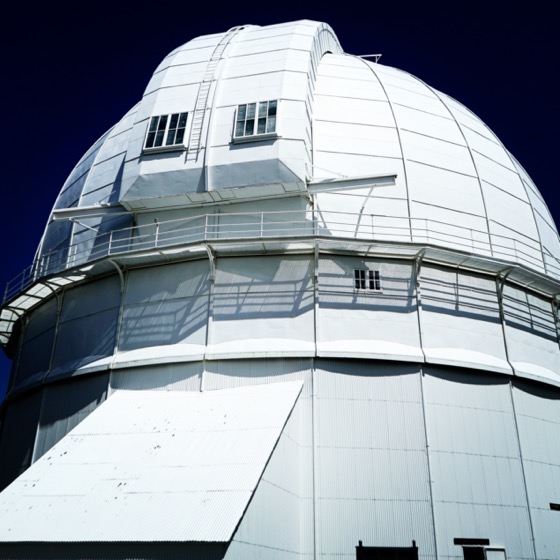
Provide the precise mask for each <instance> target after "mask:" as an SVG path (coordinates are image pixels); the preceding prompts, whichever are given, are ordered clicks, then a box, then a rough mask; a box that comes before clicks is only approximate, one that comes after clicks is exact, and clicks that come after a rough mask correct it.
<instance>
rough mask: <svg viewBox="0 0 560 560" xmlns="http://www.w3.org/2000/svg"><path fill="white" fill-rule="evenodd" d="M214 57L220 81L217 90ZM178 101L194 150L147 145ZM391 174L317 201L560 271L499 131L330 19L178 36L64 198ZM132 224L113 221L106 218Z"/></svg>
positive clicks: (301, 185) (206, 193)
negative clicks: (350, 47) (236, 138)
mask: <svg viewBox="0 0 560 560" xmlns="http://www.w3.org/2000/svg"><path fill="white" fill-rule="evenodd" d="M209 61H210V64H209ZM264 69H266V73H264V74H263V70H264ZM209 72H210V73H211V74H212V78H213V80H214V81H212V80H210V83H212V86H211V87H209V88H207V89H204V84H205V83H208V81H205V80H207V78H208V76H207V74H208V73H209ZM201 83H202V85H201ZM269 99H275V100H278V105H279V107H278V117H277V119H278V124H277V136H276V137H275V138H274V141H270V142H268V143H267V142H262V141H261V142H259V143H258V144H254V145H252V146H236V145H235V144H234V143H232V138H233V126H234V119H235V113H236V110H237V107H238V106H239V105H240V104H242V103H247V102H251V101H256V102H258V101H259V100H269ZM176 112H177V113H188V115H189V117H188V121H187V126H186V132H185V139H184V149H185V151H183V152H158V151H157V150H154V151H153V152H151V151H150V150H146V149H145V146H144V142H145V138H146V129H147V127H148V122H149V121H150V118H151V117H153V116H154V115H155V116H158V115H170V114H172V113H176ZM385 174H388V175H391V174H396V175H397V179H396V184H394V185H393V186H391V187H390V188H385V189H375V190H374V191H369V189H367V188H363V189H361V190H352V191H349V192H345V193H340V192H339V194H336V195H335V194H331V195H324V196H322V198H321V200H320V201H318V206H319V207H320V209H321V210H322V211H323V213H324V215H327V214H328V212H331V211H334V210H336V211H338V212H349V213H351V214H359V215H360V217H363V216H364V215H365V216H367V217H368V220H369V221H371V222H372V223H373V226H374V230H373V231H374V233H376V234H377V235H378V236H381V238H384V239H387V238H390V239H391V240H394V241H402V242H412V243H414V242H426V241H428V242H429V243H432V244H435V245H439V246H444V247H452V248H454V249H459V250H463V251H465V252H468V253H475V254H482V255H487V256H494V257H497V258H499V259H503V260H506V261H514V262H519V263H522V264H524V265H525V266H528V267H530V268H532V269H534V270H538V271H540V272H544V273H548V274H551V275H553V276H555V277H560V260H559V259H560V242H559V237H558V232H557V229H556V227H555V225H554V222H553V219H552V217H551V215H550V212H549V211H548V209H547V207H546V204H545V202H544V201H543V199H542V196H541V195H540V193H539V192H538V190H537V188H536V187H535V185H534V184H533V182H532V181H531V179H530V178H529V176H528V175H527V173H526V172H525V171H524V170H523V168H522V167H521V165H520V164H519V163H518V162H517V161H516V160H515V158H514V157H513V156H512V155H511V154H510V153H509V152H508V151H507V149H506V148H505V147H504V146H503V145H502V143H501V142H500V141H499V139H498V138H497V137H496V136H495V135H494V134H493V133H492V131H491V130H490V129H489V128H488V127H487V126H486V125H485V124H484V123H483V122H482V121H481V120H480V119H479V118H478V117H476V116H475V115H474V114H473V113H472V112H470V111H469V110H468V109H466V108H465V107H464V106H463V105H461V104H460V103H458V102H457V101H455V100H454V99H451V98H450V97H449V96H447V95H445V94H442V93H440V92H438V91H436V90H434V89H433V88H431V87H430V86H428V85H427V84H425V83H424V82H422V81H421V80H420V79H418V78H415V77H414V76H412V75H410V74H408V73H407V72H403V71H401V70H397V69H394V68H390V67H387V66H384V65H382V64H376V63H373V62H370V61H367V60H364V59H362V58H359V57H356V56H350V55H347V54H344V53H343V52H342V50H341V49H340V46H339V44H338V41H337V39H336V37H335V35H334V33H333V31H332V29H331V28H330V27H329V26H327V25H325V24H318V23H315V22H309V21H302V22H296V23H292V24H284V25H278V26H271V27H267V28H260V27H254V26H246V27H243V28H236V29H234V30H231V31H229V32H228V33H225V34H218V35H212V36H205V37H199V38H197V39H194V40H192V41H189V42H188V43H186V44H185V45H183V46H182V47H180V48H178V49H176V50H175V51H173V52H172V53H171V54H170V55H168V56H167V57H166V58H165V59H164V61H163V62H162V63H161V64H160V66H159V67H158V68H157V70H156V71H155V73H154V76H153V78H152V79H151V81H150V83H149V84H148V87H147V88H146V92H145V94H144V97H143V99H142V101H141V102H140V103H139V104H138V105H137V106H136V107H134V108H133V109H132V110H131V111H130V112H129V113H128V114H127V115H125V117H123V119H122V120H121V121H120V122H119V123H118V124H117V125H116V126H115V127H114V128H113V129H112V130H110V131H109V132H108V133H107V134H106V135H104V136H103V137H102V138H101V139H100V140H99V141H98V142H97V143H96V144H95V145H94V146H93V147H92V148H91V149H90V150H89V151H88V152H87V153H86V155H85V156H84V158H82V160H81V161H80V163H79V164H78V165H77V167H76V169H75V170H74V171H73V172H72V174H71V175H70V177H69V179H68V180H67V181H66V183H65V185H64V187H63V189H62V191H61V194H60V195H59V198H58V200H57V202H56V204H55V208H57V209H60V208H70V207H75V206H80V207H89V206H91V205H98V204H105V205H106V204H115V203H117V202H120V203H121V204H122V205H124V206H125V207H126V208H127V209H129V210H131V211H142V210H144V209H146V208H161V209H165V208H166V207H178V206H179V207H186V208H188V207H190V206H194V205H195V204H196V205H200V204H205V203H210V204H213V203H216V202H220V201H221V200H227V201H228V202H231V201H236V200H238V199H247V198H253V199H255V198H263V199H267V198H270V197H271V196H278V195H281V194H284V195H287V194H294V192H306V190H307V186H308V185H309V183H310V182H314V181H318V180H319V181H320V180H333V179H341V178H350V179H352V178H356V177H371V176H377V175H385ZM263 185H264V186H268V187H269V188H264V189H259V188H255V187H261V186H263ZM216 191H219V193H220V194H217V193H216ZM337 221H338V222H340V219H338V220H337ZM342 221H345V220H344V219H342ZM351 221H354V219H353V218H352V220H351ZM129 223H130V221H129V220H128V219H127V218H123V217H120V218H119V219H113V220H111V221H107V220H105V221H104V222H103V224H102V225H101V228H100V230H101V231H109V230H111V229H114V228H121V227H124V226H126V225H128V224H129ZM89 225H90V226H91V225H92V224H91V223H90V224H89ZM98 225H99V224H97V225H96V227H97V226H98ZM47 231H48V234H47V235H46V236H45V239H44V241H43V247H42V251H41V254H42V255H46V254H48V253H52V252H53V251H55V252H56V251H57V250H60V249H61V248H62V249H63V250H64V247H65V246H67V245H68V243H69V242H70V239H71V238H72V242H73V243H76V242H78V241H79V240H80V228H79V227H78V228H77V229H76V227H74V232H73V237H72V227H71V224H70V222H68V221H65V222H57V223H53V224H51V225H50V226H49V228H48V230H47ZM333 233H334V232H333Z"/></svg>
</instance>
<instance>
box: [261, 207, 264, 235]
mask: <svg viewBox="0 0 560 560" xmlns="http://www.w3.org/2000/svg"><path fill="white" fill-rule="evenodd" d="M263 230H264V212H261V238H262V237H263V236H264V231H263Z"/></svg>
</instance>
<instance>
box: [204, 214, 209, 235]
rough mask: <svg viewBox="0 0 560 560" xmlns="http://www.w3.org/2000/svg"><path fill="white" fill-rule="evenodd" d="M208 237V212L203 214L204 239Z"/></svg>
mask: <svg viewBox="0 0 560 560" xmlns="http://www.w3.org/2000/svg"><path fill="white" fill-rule="evenodd" d="M207 239H208V214H204V241H206V240H207Z"/></svg>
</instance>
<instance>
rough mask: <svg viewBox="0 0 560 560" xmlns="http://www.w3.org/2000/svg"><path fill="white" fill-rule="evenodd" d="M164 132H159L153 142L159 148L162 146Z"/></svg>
mask: <svg viewBox="0 0 560 560" xmlns="http://www.w3.org/2000/svg"><path fill="white" fill-rule="evenodd" d="M164 133H165V131H164V130H159V131H158V133H157V136H156V141H155V144H154V145H155V146H161V145H162V144H163V135H164Z"/></svg>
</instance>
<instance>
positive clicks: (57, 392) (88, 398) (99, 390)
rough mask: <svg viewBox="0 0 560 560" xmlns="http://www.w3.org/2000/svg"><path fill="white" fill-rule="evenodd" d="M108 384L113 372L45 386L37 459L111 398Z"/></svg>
mask: <svg viewBox="0 0 560 560" xmlns="http://www.w3.org/2000/svg"><path fill="white" fill-rule="evenodd" d="M108 385H109V374H108V373H105V374H102V375H94V376H88V377H80V378H77V379H73V380H70V381H67V382H64V383H57V384H54V385H48V386H47V387H45V389H44V395H43V402H42V404H41V416H40V418H39V429H38V432H37V438H36V442H35V449H34V452H33V461H36V460H37V459H38V458H39V457H41V456H42V455H43V454H44V453H45V452H46V451H48V450H49V449H50V448H51V447H52V446H53V445H54V444H55V443H57V442H58V441H60V440H61V439H62V438H63V437H64V436H65V435H66V434H67V433H68V432H69V431H70V430H72V429H73V428H74V427H75V426H77V425H78V424H79V423H80V422H81V421H82V420H83V419H84V418H86V417H87V416H88V415H89V414H90V413H91V412H93V411H94V410H95V409H96V408H97V407H98V406H99V405H100V404H101V403H102V402H103V401H104V400H105V399H106V398H107V388H108Z"/></svg>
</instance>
